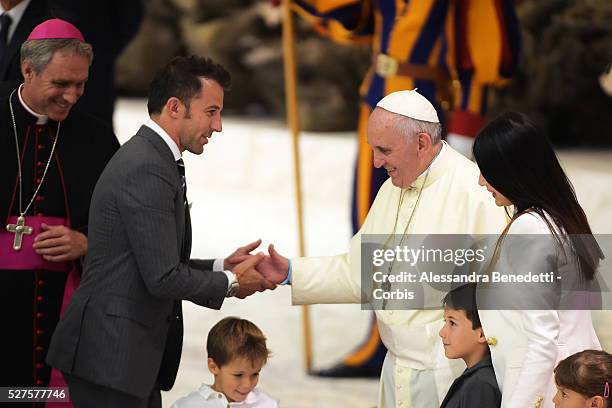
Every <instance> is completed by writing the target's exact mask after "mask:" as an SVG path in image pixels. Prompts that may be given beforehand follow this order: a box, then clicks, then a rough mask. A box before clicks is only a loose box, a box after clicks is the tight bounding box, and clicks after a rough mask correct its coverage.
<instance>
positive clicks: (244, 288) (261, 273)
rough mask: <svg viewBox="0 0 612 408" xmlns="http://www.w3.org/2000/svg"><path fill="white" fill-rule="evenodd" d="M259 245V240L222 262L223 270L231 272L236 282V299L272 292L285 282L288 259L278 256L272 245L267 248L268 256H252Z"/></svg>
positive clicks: (287, 271) (262, 254)
mask: <svg viewBox="0 0 612 408" xmlns="http://www.w3.org/2000/svg"><path fill="white" fill-rule="evenodd" d="M259 245H261V239H258V240H257V241H255V242H251V243H250V244H247V245H245V246H243V247H240V248H238V249H237V250H236V251H234V252H233V253H232V254H231V255H229V256H228V257H227V258H225V260H224V261H223V269H224V270H231V271H232V272H233V273H234V275H235V276H236V280H237V282H238V291H237V293H236V295H235V296H236V297H238V298H240V299H244V298H245V297H247V296H250V295H252V294H253V293H255V292H263V291H264V290H266V289H269V290H274V289H275V288H276V286H277V285H279V284H281V283H290V282H286V281H287V277H288V273H289V259H287V258H285V257H284V256H282V255H281V254H279V253H278V252H277V251H276V250H275V249H274V245H272V244H270V245H269V246H268V254H267V255H266V254H264V253H262V252H259V253H257V254H252V253H251V252H253V251H254V250H255V249H257V248H258V247H259Z"/></svg>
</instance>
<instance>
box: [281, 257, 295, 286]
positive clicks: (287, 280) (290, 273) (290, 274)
mask: <svg viewBox="0 0 612 408" xmlns="http://www.w3.org/2000/svg"><path fill="white" fill-rule="evenodd" d="M292 272H293V270H292V269H291V259H290V260H289V270H288V271H287V279H285V280H284V281H282V282H281V283H280V284H281V285H291V276H292V275H293V273H292Z"/></svg>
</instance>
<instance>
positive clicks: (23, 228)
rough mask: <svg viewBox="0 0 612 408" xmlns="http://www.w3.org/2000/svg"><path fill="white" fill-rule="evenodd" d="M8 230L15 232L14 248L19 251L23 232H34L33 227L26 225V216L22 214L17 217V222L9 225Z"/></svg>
mask: <svg viewBox="0 0 612 408" xmlns="http://www.w3.org/2000/svg"><path fill="white" fill-rule="evenodd" d="M6 230H7V231H8V232H12V233H14V234H15V241H14V242H13V249H14V250H15V251H19V250H20V249H21V242H22V241H23V234H26V235H30V234H32V227H29V226H27V225H25V218H24V217H23V216H22V215H20V216H19V217H17V224H9V225H7V226H6Z"/></svg>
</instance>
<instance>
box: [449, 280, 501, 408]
mask: <svg viewBox="0 0 612 408" xmlns="http://www.w3.org/2000/svg"><path fill="white" fill-rule="evenodd" d="M442 303H443V305H444V326H443V327H442V329H441V330H440V333H439V334H440V337H442V343H443V344H444V354H445V355H446V357H447V358H452V359H455V358H461V359H463V361H465V365H466V366H467V368H466V369H465V371H464V372H463V374H461V376H459V378H457V379H455V381H454V382H453V384H452V385H451V387H450V389H449V390H448V393H447V394H446V397H444V401H442V405H441V408H472V407H479V408H498V407H500V405H501V392H500V391H499V387H498V385H497V380H496V378H495V371H493V364H492V362H491V354H490V353H489V346H488V344H487V339H486V337H485V335H484V332H483V330H482V326H481V325H480V318H479V317H478V309H477V308H476V285H474V284H469V285H464V286H460V287H458V288H455V289H453V290H451V291H450V292H449V293H448V294H447V295H446V296H445V297H444V300H443V301H442Z"/></svg>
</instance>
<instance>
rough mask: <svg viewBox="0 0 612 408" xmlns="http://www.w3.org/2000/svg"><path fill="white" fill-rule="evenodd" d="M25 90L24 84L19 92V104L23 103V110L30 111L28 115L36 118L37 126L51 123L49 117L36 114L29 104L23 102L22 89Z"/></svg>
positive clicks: (20, 86)
mask: <svg viewBox="0 0 612 408" xmlns="http://www.w3.org/2000/svg"><path fill="white" fill-rule="evenodd" d="M22 88H23V84H21V85H19V89H18V91H17V96H19V102H21V106H23V108H24V109H25V110H27V111H28V113H29V114H30V115H32V116H34V117H36V124H37V125H46V124H47V122H48V121H49V117H48V116H47V115H41V114H40V113H36V112H34V111H33V110H32V108H30V107H29V106H28V104H27V103H25V101H24V100H23V98H22V97H21V89H22Z"/></svg>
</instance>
